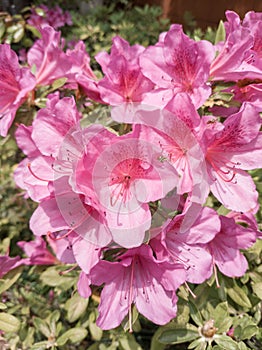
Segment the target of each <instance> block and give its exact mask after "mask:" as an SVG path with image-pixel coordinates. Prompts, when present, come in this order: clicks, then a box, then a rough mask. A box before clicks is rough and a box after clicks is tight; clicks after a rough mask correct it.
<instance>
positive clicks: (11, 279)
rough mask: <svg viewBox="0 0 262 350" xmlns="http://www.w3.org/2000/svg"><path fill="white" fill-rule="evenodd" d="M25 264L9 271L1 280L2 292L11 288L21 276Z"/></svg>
mask: <svg viewBox="0 0 262 350" xmlns="http://www.w3.org/2000/svg"><path fill="white" fill-rule="evenodd" d="M22 270H23V266H19V267H17V268H16V269H13V270H11V271H9V272H8V273H7V274H6V275H5V276H4V278H3V279H1V280H0V294H2V293H3V292H5V291H6V290H7V289H9V288H10V287H11V286H12V285H13V284H14V283H15V282H16V281H17V280H18V278H19V277H20V276H21V273H22Z"/></svg>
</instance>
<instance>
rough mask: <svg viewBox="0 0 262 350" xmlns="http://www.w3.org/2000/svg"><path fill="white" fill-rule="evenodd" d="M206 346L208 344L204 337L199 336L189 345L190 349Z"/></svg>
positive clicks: (203, 349)
mask: <svg viewBox="0 0 262 350" xmlns="http://www.w3.org/2000/svg"><path fill="white" fill-rule="evenodd" d="M206 346H207V343H206V342H205V341H204V340H203V339H202V338H198V339H196V340H194V341H192V343H190V344H189V345H188V349H195V348H197V349H201V350H205V349H206Z"/></svg>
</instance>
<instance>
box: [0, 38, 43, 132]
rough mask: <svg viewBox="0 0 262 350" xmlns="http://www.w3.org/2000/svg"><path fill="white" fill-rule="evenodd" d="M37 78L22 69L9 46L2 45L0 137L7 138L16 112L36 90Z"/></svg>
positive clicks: (27, 70) (0, 53) (0, 58)
mask: <svg viewBox="0 0 262 350" xmlns="http://www.w3.org/2000/svg"><path fill="white" fill-rule="evenodd" d="M35 84H36V81H35V78H34V76H33V74H32V73H31V72H30V70H29V69H28V68H27V67H23V68H21V67H20V66H19V63H18V57H17V55H16V53H15V52H14V51H13V50H12V49H11V47H10V45H8V44H1V45H0V90H1V94H0V135H1V136H3V137H5V136H6V135H7V133H8V130H9V128H10V126H11V124H12V122H13V120H14V119H15V116H16V112H17V110H18V108H19V107H20V106H21V105H22V103H23V102H25V101H26V99H27V98H28V95H29V93H30V92H31V91H32V90H34V88H35Z"/></svg>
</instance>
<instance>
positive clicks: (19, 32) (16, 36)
mask: <svg viewBox="0 0 262 350" xmlns="http://www.w3.org/2000/svg"><path fill="white" fill-rule="evenodd" d="M24 34H25V30H24V26H23V25H22V24H20V23H19V24H18V25H17V30H16V31H15V33H14V36H13V42H14V43H18V42H19V41H21V40H22V38H23V36H24Z"/></svg>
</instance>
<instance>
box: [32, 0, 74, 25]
mask: <svg viewBox="0 0 262 350" xmlns="http://www.w3.org/2000/svg"><path fill="white" fill-rule="evenodd" d="M27 23H28V24H30V25H31V26H33V27H36V28H41V27H44V26H46V25H50V26H51V27H53V28H54V29H58V28H59V27H63V26H64V25H66V24H67V25H72V24H73V23H72V18H71V15H70V13H69V12H68V11H65V12H63V10H62V9H61V7H59V6H58V5H56V6H55V7H53V8H48V7H47V6H45V5H43V4H42V5H39V6H38V7H37V8H34V7H32V8H31V15H30V17H29V18H28V20H27Z"/></svg>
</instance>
